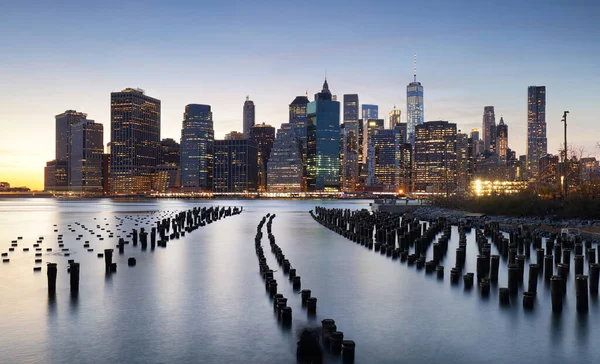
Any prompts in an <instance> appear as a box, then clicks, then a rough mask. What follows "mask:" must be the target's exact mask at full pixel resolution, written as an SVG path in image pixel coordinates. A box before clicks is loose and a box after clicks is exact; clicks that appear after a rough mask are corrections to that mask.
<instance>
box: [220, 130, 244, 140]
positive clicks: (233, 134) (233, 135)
mask: <svg viewBox="0 0 600 364" xmlns="http://www.w3.org/2000/svg"><path fill="white" fill-rule="evenodd" d="M244 139H246V135H245V134H244V133H240V132H239V131H235V130H232V131H230V132H229V133H227V134H225V140H244Z"/></svg>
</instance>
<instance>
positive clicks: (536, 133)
mask: <svg viewBox="0 0 600 364" xmlns="http://www.w3.org/2000/svg"><path fill="white" fill-rule="evenodd" d="M547 153H548V145H547V139H546V86H529V87H528V89H527V169H528V172H529V175H528V177H529V179H530V180H534V179H536V178H537V177H538V175H539V160H540V158H542V157H543V156H545V155H546V154H547Z"/></svg>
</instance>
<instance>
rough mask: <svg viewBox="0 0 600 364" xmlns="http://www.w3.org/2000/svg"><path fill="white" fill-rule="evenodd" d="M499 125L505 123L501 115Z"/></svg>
mask: <svg viewBox="0 0 600 364" xmlns="http://www.w3.org/2000/svg"><path fill="white" fill-rule="evenodd" d="M498 125H504V118H503V117H502V116H500V123H499V124H498Z"/></svg>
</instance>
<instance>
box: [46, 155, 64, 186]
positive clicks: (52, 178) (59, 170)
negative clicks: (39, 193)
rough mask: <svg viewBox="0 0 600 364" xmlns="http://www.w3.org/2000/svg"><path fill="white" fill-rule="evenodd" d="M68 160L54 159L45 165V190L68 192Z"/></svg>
mask: <svg viewBox="0 0 600 364" xmlns="http://www.w3.org/2000/svg"><path fill="white" fill-rule="evenodd" d="M67 170H68V167H67V161H61V160H58V161H57V160H52V161H49V162H46V167H44V191H46V192H66V191H67V190H68V189H69V180H68V178H67V177H68V175H67Z"/></svg>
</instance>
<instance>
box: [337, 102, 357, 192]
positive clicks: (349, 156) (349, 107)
mask: <svg viewBox="0 0 600 364" xmlns="http://www.w3.org/2000/svg"><path fill="white" fill-rule="evenodd" d="M358 105H359V103H358V95H357V94H346V95H344V124H343V132H342V145H341V149H340V150H341V151H342V153H341V154H342V160H341V167H342V171H341V176H342V188H343V189H344V190H345V191H354V190H355V188H356V183H357V179H358V172H359V167H358V164H359V155H360V154H361V153H360V152H359V144H358V133H359V127H358V120H359V111H358Z"/></svg>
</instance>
